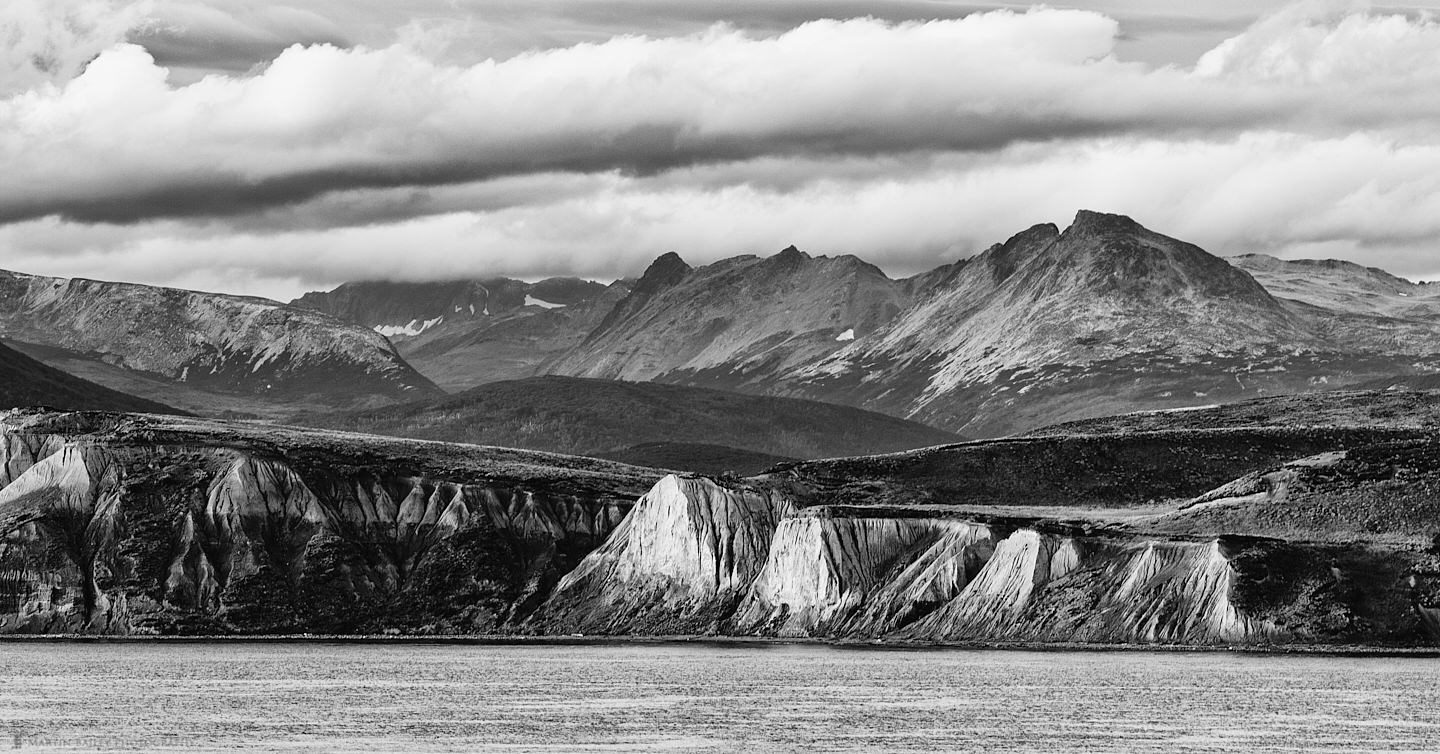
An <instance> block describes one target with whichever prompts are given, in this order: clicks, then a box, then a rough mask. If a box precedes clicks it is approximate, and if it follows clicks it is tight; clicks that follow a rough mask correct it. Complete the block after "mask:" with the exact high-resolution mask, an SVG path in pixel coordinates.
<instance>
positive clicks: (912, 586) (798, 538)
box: [735, 511, 983, 636]
mask: <svg viewBox="0 0 1440 754" xmlns="http://www.w3.org/2000/svg"><path fill="white" fill-rule="evenodd" d="M979 531H983V527H973V526H971V525H969V524H965V523H963V522H953V521H944V520H935V519H923V518H913V519H911V518H834V517H830V516H825V515H816V514H815V512H814V511H806V512H803V513H802V514H801V515H796V516H793V517H790V518H787V519H785V520H783V521H781V522H780V526H779V528H778V530H777V531H776V533H775V538H774V540H773V541H772V542H771V545H770V552H769V556H768V557H767V558H766V561H765V567H764V568H763V569H761V571H760V574H759V576H758V577H757V578H756V580H755V582H754V584H752V585H751V587H750V590H749V592H748V594H747V596H746V600H745V602H744V603H743V605H742V606H741V608H740V612H739V613H738V614H737V616H736V619H735V623H736V626H737V627H743V628H742V630H746V631H761V632H774V633H778V634H780V635H789V636H801V635H813V634H816V633H821V632H827V631H831V630H834V629H835V628H838V625H839V622H840V619H842V618H845V617H847V616H848V615H849V614H851V613H853V612H855V611H856V610H858V609H860V608H862V607H864V606H870V607H872V608H873V607H877V606H878V605H877V603H876V602H875V600H874V597H875V596H876V595H874V594H873V592H875V591H876V590H877V588H878V587H880V586H882V585H886V586H889V585H888V584H885V581H884V580H885V578H886V577H887V576H889V575H890V571H892V570H893V569H894V568H895V564H896V563H897V562H904V561H905V560H907V559H908V558H909V557H913V556H914V553H915V551H916V550H917V549H923V550H926V551H928V550H929V549H933V544H932V543H935V544H938V540H939V539H946V538H948V539H950V540H951V541H952V542H953V541H954V540H955V539H956V538H957V537H958V538H959V539H965V540H970V541H973V537H974V536H975V535H976V534H977V533H978V532H979ZM952 554H958V555H959V557H958V559H950V560H948V561H947V562H945V563H943V564H942V563H936V562H934V561H935V560H936V558H932V559H931V565H932V568H931V569H930V570H929V571H927V572H926V573H924V574H920V573H915V574H909V577H910V578H909V579H908V580H907V583H906V585H905V586H903V587H896V588H895V589H887V590H886V591H887V594H886V597H887V598H897V599H902V600H903V599H906V598H909V597H911V596H912V595H911V592H912V591H913V592H917V593H923V592H925V591H927V590H930V589H943V588H944V587H943V586H941V584H940V582H942V581H945V580H947V579H955V578H957V574H956V573H955V572H956V571H957V570H958V571H961V573H960V574H958V579H959V580H960V581H961V582H962V583H963V581H964V579H965V576H964V574H963V570H964V568H963V565H960V564H959V563H957V560H958V561H959V562H960V563H963V560H964V556H963V547H961V548H960V550H959V551H954V552H952ZM919 582H923V583H919Z"/></svg>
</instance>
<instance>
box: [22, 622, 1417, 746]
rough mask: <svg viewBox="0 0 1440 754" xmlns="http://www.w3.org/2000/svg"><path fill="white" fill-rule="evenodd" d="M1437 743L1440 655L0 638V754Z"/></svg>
mask: <svg viewBox="0 0 1440 754" xmlns="http://www.w3.org/2000/svg"><path fill="white" fill-rule="evenodd" d="M11 747H13V748H15V749H16V750H20V751H27V750H28V751H46V750H50V751H55V750H61V751H70V750H75V751H95V750H134V751H165V750H172V751H197V750H198V751H365V752H388V751H394V752H415V751H475V750H501V751H571V750H595V749H602V750H616V751H632V750H643V751H653V750H659V749H664V750H675V751H740V750H749V751H812V750H818V751H835V750H848V751H875V750H883V751H895V750H917V751H920V750H923V751H933V750H950V751H1071V752H1110V751H1153V752H1177V751H1425V752H1430V751H1437V750H1440V659H1428V658H1341V657H1295V656H1266V655H1232V654H1216V653H1196V654H1189V653H1129V652H1127V653H1109V652H1103V653H1085V652H1018V651H1004V652H992V651H973V650H935V651H883V650H873V649H850V648H834V647H826V646H815V645H798V646H797V645H773V646H749V645H747V646H714V645H665V644H661V645H607V646H474V645H425V644H403V645H369V644H322V643H314V644H307V643H295V644H255V643H231V642H224V643H214V644H160V643H127V644H0V750H5V749H7V748H11Z"/></svg>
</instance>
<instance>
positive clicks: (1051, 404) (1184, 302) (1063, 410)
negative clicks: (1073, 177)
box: [785, 211, 1408, 435]
mask: <svg viewBox="0 0 1440 754" xmlns="http://www.w3.org/2000/svg"><path fill="white" fill-rule="evenodd" d="M1327 319H1332V317H1330V315H1322V314H1319V313H1317V312H1315V311H1313V310H1310V309H1308V308H1306V307H1300V306H1296V305H1295V304H1294V302H1286V301H1282V300H1281V299H1278V298H1276V297H1275V296H1273V295H1272V294H1271V293H1270V292H1269V291H1267V290H1266V289H1265V288H1264V286H1262V285H1261V284H1260V283H1259V282H1257V281H1256V280H1255V278H1254V277H1252V276H1251V275H1250V274H1249V273H1247V272H1246V271H1245V270H1243V269H1240V268H1239V267H1236V266H1234V265H1232V264H1230V263H1228V262H1226V261H1225V260H1224V259H1221V258H1219V257H1216V256H1214V255H1211V254H1209V253H1207V252H1206V251H1204V250H1203V249H1200V248H1199V247H1197V246H1195V245H1193V244H1189V243H1185V242H1183V241H1180V240H1177V239H1174V238H1170V237H1168V236H1165V235H1162V234H1160V233H1156V232H1154V231H1151V230H1149V229H1147V228H1145V227H1144V226H1142V225H1140V224H1139V223H1137V222H1135V221H1134V220H1132V219H1130V218H1128V217H1124V216H1122V215H1111V214H1103V213H1099V212H1089V211H1082V212H1080V213H1079V214H1078V215H1076V217H1075V220H1074V222H1072V223H1071V224H1070V226H1069V227H1068V228H1066V229H1065V230H1064V231H1063V232H1058V231H1057V230H1056V229H1055V227H1054V226H1050V225H1037V226H1035V227H1032V228H1030V229H1028V230H1025V231H1023V232H1021V233H1019V234H1016V235H1015V236H1014V237H1012V238H1010V239H1009V240H1007V241H1006V242H1005V243H1003V244H999V245H997V246H994V247H992V248H990V249H989V250H987V251H985V252H984V253H982V254H980V255H979V256H977V257H975V258H974V259H972V260H970V261H968V262H967V263H965V264H964V265H962V266H960V267H959V268H958V269H957V270H956V271H955V272H953V273H952V274H951V275H950V276H949V278H948V279H946V280H945V281H944V282H943V283H942V284H938V285H936V286H935V287H933V288H932V289H931V291H930V292H929V294H928V296H927V297H925V298H924V299H922V300H921V301H919V302H918V303H917V304H916V305H915V306H914V307H912V308H910V309H909V310H907V311H906V312H904V313H903V314H902V315H900V316H899V317H897V318H896V319H895V320H894V321H893V322H891V323H889V324H888V325H886V326H885V327H883V328H881V329H880V331H878V332H876V333H875V334H874V335H872V336H871V337H869V338H866V339H864V340H863V341H857V342H856V343H855V344H853V345H851V346H850V347H848V348H846V349H844V350H841V351H839V352H837V353H835V354H833V355H832V356H830V357H829V358H826V359H824V360H821V361H820V362H818V363H816V364H812V365H807V366H805V367H802V368H799V369H796V370H794V371H792V372H791V373H790V374H789V375H787V376H786V378H785V379H786V380H787V385H788V387H789V390H790V391H791V392H794V393H796V394H800V395H807V396H812V397H814V396H819V395H825V396H828V397H829V398H830V399H831V400H835V399H839V400H843V401H845V402H849V403H853V404H855V405H860V406H864V407H867V408H871V409H878V410H883V411H887V412H889V413H895V414H898V415H902V416H908V417H911V418H916V419H920V420H921V421H927V422H929V423H932V424H935V425H937V426H943V427H947V428H950V429H952V430H956V431H960V432H962V433H967V434H968V433H973V434H979V435H987V434H997V433H1005V432H1008V431H1013V430H1014V429H1016V428H1020V427H1023V426H1026V425H1028V424H1030V423H1031V422H1040V421H1043V420H1046V419H1056V420H1058V419H1060V418H1080V416H1083V415H1098V414H1103V413H1114V412H1116V411H1123V410H1131V409H1133V408H1137V407H1144V406H1157V407H1163V406H1169V405H1175V404H1177V403H1185V402H1188V403H1190V404H1193V403H1194V402H1195V401H1196V400H1197V399H1207V398H1212V397H1214V398H1223V397H1226V396H1229V395H1230V394H1231V393H1236V392H1237V391H1238V392H1239V393H1240V394H1242V395H1244V394H1247V393H1246V391H1248V390H1250V389H1253V385H1254V384H1256V383H1264V384H1268V385H1271V386H1272V387H1274V388H1279V387H1280V386H1281V385H1284V386H1288V387H1289V388H1292V389H1293V388H1295V387H1297V383H1298V387H1301V388H1303V387H1304V386H1305V385H1307V384H1310V380H1311V379H1312V378H1320V377H1323V376H1324V373H1319V374H1317V371H1322V370H1328V371H1329V372H1330V373H1333V372H1334V371H1336V370H1335V364H1334V362H1336V361H1337V360H1341V359H1344V360H1350V361H1354V360H1355V351H1356V350H1362V351H1364V350H1369V351H1370V353H1369V354H1368V357H1374V358H1372V359H1371V361H1375V362H1378V363H1374V364H1372V366H1373V367H1374V368H1378V369H1382V370H1383V369H1385V368H1393V365H1391V366H1386V364H1387V363H1388V360H1387V357H1388V356H1393V355H1395V354H1396V353H1397V352H1399V351H1403V350H1404V349H1403V348H1401V349H1392V350H1390V351H1388V352H1387V350H1386V349H1385V348H1383V347H1379V346H1381V345H1382V343H1383V341H1384V340H1385V339H1384V338H1382V339H1380V342H1373V343H1368V344H1366V343H1361V342H1357V341H1356V339H1354V338H1350V337H1349V336H1347V334H1346V332H1345V328H1343V327H1336V326H1335V325H1334V323H1333V322H1328V321H1325V320H1327ZM1406 327H1408V326H1406ZM1406 327H1401V328H1400V329H1401V330H1405V329H1406ZM1377 347H1378V348H1377ZM1362 360H1363V359H1362ZM1327 364H1328V366H1326V365H1327ZM1247 380H1248V381H1249V385H1250V386H1248V387H1247ZM1248 394H1250V395H1253V393H1248Z"/></svg>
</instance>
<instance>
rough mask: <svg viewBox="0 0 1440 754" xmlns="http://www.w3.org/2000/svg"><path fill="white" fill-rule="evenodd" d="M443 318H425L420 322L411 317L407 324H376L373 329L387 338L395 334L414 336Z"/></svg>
mask: <svg viewBox="0 0 1440 754" xmlns="http://www.w3.org/2000/svg"><path fill="white" fill-rule="evenodd" d="M444 320H445V318H444V317H436V318H435V319H427V320H425V321H423V322H421V321H420V320H418V319H412V320H410V322H409V324H405V325H376V326H375V327H374V330H375V332H378V333H380V334H381V335H384V336H385V337H387V338H393V337H395V336H397V335H408V336H411V337H414V336H416V335H419V334H420V333H422V332H425V331H426V330H429V329H430V328H432V327H434V326H436V325H438V324H440V323H441V322H443V321H444Z"/></svg>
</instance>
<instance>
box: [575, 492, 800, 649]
mask: <svg viewBox="0 0 1440 754" xmlns="http://www.w3.org/2000/svg"><path fill="white" fill-rule="evenodd" d="M791 511H792V506H791V505H790V503H789V502H788V501H787V500H785V499H784V498H783V497H782V496H780V495H778V494H775V493H771V492H762V491H758V490H753V489H748V488H741V489H731V488H728V487H723V486H721V485H719V484H716V483H715V482H712V481H709V480H704V479H693V478H682V477H678V476H675V475H673V474H672V475H670V476H667V477H665V478H663V479H661V480H660V481H659V482H658V483H656V485H655V487H654V488H653V489H651V490H650V491H649V492H648V493H646V494H645V496H644V497H642V498H640V501H639V502H637V503H636V504H635V507H634V509H633V510H632V511H631V512H630V516H629V517H628V518H626V519H625V520H624V521H623V522H622V523H621V524H620V526H619V527H617V528H616V529H615V531H614V532H613V533H612V534H611V536H610V539H609V540H608V541H607V542H606V543H605V544H604V545H603V546H601V547H600V548H598V549H597V550H596V551H594V552H592V553H591V554H590V555H589V556H587V557H586V558H585V560H583V561H582V562H581V563H580V565H579V566H577V567H576V568H575V570H573V571H571V572H570V573H569V574H566V576H565V578H564V579H562V580H561V581H560V583H559V585H558V586H557V587H556V588H555V594H554V596H553V597H552V598H551V603H552V604H554V605H556V606H557V607H558V606H562V605H563V606H565V608H564V609H565V611H566V612H567V613H568V614H567V615H564V616H560V617H559V620H560V621H561V622H562V624H563V625H566V626H572V627H577V628H583V629H586V630H590V631H610V632H616V631H623V632H642V633H643V632H646V630H645V629H646V628H647V626H646V625H645V622H646V621H651V620H654V621H665V620H679V621H682V622H683V621H685V620H687V619H689V618H691V617H694V616H697V615H700V614H701V613H703V612H704V611H705V610H706V609H707V608H712V607H713V606H714V603H715V602H716V601H717V600H724V599H727V598H730V597H733V596H738V594H739V592H740V591H741V590H742V589H744V588H745V587H746V586H748V585H749V584H750V583H751V581H753V580H754V578H755V575H756V574H757V573H758V572H759V571H760V569H761V567H762V564H763V563H764V562H765V554H766V552H767V551H768V549H769V547H770V542H771V538H772V536H773V535H774V532H775V527H776V526H777V525H778V523H779V521H780V519H781V517H782V516H783V515H785V514H787V513H789V512H791ZM640 614H644V615H645V616H647V617H646V618H644V619H640V618H637V617H636V616H637V615H640Z"/></svg>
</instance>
